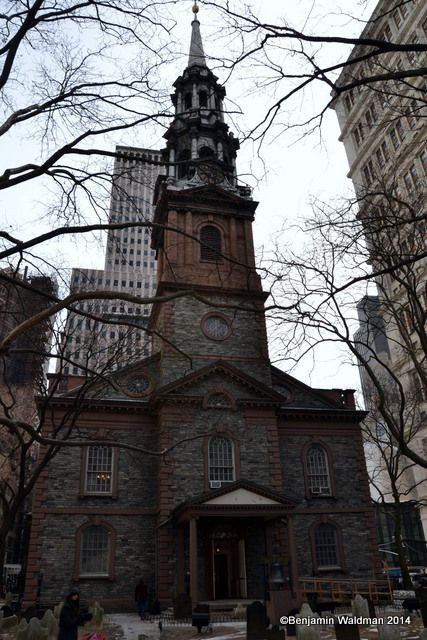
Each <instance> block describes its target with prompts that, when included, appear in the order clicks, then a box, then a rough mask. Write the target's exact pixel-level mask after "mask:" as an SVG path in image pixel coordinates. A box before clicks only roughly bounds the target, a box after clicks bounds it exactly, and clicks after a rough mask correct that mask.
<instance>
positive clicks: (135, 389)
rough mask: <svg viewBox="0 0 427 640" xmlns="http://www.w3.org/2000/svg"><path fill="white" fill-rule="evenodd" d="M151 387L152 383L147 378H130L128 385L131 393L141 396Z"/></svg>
mask: <svg viewBox="0 0 427 640" xmlns="http://www.w3.org/2000/svg"><path fill="white" fill-rule="evenodd" d="M149 386H150V381H149V379H148V378H146V377H145V376H135V377H133V378H129V380H128V381H127V383H126V388H127V390H128V391H129V392H130V393H134V394H135V395H139V394H142V393H145V392H146V391H147V389H148V388H149Z"/></svg>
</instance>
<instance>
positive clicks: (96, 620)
mask: <svg viewBox="0 0 427 640" xmlns="http://www.w3.org/2000/svg"><path fill="white" fill-rule="evenodd" d="M90 612H91V614H92V624H94V625H95V627H96V628H97V629H98V630H101V629H102V627H103V624H104V609H103V608H102V607H101V605H100V604H99V602H95V603H94V604H93V607H91V610H90Z"/></svg>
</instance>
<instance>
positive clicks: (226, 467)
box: [208, 436, 234, 483]
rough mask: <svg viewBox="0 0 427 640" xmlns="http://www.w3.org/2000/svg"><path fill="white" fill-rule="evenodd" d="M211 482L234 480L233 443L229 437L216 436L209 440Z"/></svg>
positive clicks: (209, 473)
mask: <svg viewBox="0 0 427 640" xmlns="http://www.w3.org/2000/svg"><path fill="white" fill-rule="evenodd" d="M208 457H209V459H208V467H209V472H208V475H209V482H215V481H217V482H221V483H223V482H232V481H233V480H234V452H233V444H232V442H231V440H229V439H228V438H224V437H222V436H215V437H213V438H211V439H210V440H209V453H208Z"/></svg>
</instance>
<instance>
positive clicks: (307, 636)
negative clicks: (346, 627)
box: [296, 602, 321, 640]
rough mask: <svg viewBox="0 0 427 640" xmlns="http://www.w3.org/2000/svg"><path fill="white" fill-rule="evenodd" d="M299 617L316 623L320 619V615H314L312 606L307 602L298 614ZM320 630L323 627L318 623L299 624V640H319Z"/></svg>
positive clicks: (297, 626) (297, 628) (297, 627)
mask: <svg viewBox="0 0 427 640" xmlns="http://www.w3.org/2000/svg"><path fill="white" fill-rule="evenodd" d="M298 617H299V618H308V619H309V620H311V621H314V620H317V619H318V618H319V614H318V613H313V611H312V609H311V607H310V605H309V604H308V603H307V602H304V604H303V605H302V607H301V610H300V612H299V614H298ZM320 629H321V625H320V624H316V623H312V624H297V625H296V631H297V639H298V640H319V639H320Z"/></svg>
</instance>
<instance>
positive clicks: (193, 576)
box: [189, 518, 199, 606]
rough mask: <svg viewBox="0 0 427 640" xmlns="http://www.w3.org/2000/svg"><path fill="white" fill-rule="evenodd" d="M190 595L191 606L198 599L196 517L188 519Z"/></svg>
mask: <svg viewBox="0 0 427 640" xmlns="http://www.w3.org/2000/svg"><path fill="white" fill-rule="evenodd" d="M189 528H190V596H191V602H192V603H193V606H195V605H196V604H197V602H198V599H199V589H198V577H199V574H198V568H197V518H191V520H190V527H189Z"/></svg>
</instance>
